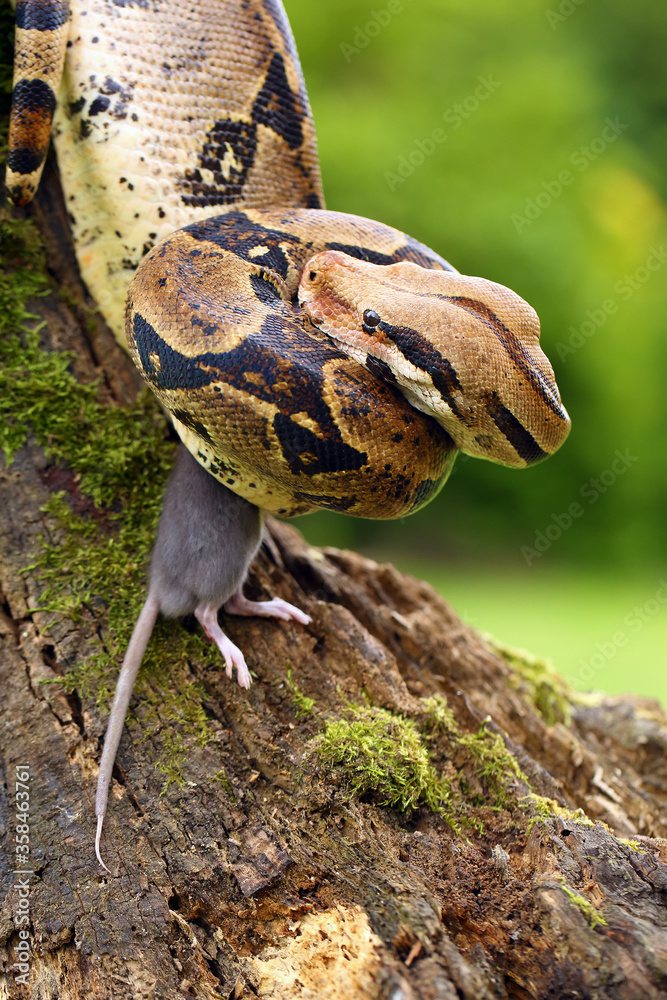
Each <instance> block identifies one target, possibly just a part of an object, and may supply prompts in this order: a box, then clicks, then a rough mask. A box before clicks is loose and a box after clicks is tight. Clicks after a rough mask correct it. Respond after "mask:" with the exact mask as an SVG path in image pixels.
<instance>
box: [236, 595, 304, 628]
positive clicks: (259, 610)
mask: <svg viewBox="0 0 667 1000" xmlns="http://www.w3.org/2000/svg"><path fill="white" fill-rule="evenodd" d="M224 611H225V613H226V614H228V615H262V616H264V617H265V618H281V619H282V620H283V621H285V622H289V621H292V620H293V621H297V622H301V624H302V625H308V624H309V623H310V621H311V617H310V615H306V614H304V613H303V611H300V610H299V608H295V607H294V605H293V604H288V602H287V601H283V600H282V598H280V597H274V598H273V600H272V601H249V600H248V598H247V597H244V596H243V593H242V590H241V588H240V587H239V589H238V590H237V591H236V593H235V594H232V596H231V597H230V598H229V600H228V601H226V602H225V604H224Z"/></svg>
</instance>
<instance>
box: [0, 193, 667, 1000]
mask: <svg viewBox="0 0 667 1000" xmlns="http://www.w3.org/2000/svg"><path fill="white" fill-rule="evenodd" d="M27 214H28V215H33V214H34V216H35V218H36V220H37V223H38V225H39V228H40V231H41V233H42V235H43V238H44V240H45V243H46V247H47V262H48V281H49V283H50V292H49V294H48V295H47V296H46V297H42V298H37V299H35V300H33V301H32V302H31V303H30V307H31V310H32V311H33V312H34V313H35V314H36V315H38V316H40V317H42V318H43V319H44V320H45V321H46V326H45V327H44V328H43V330H42V331H41V334H40V335H41V338H42V347H43V349H44V350H46V351H54V350H56V351H60V350H64V349H66V350H71V351H72V352H73V360H72V363H71V366H70V367H71V370H72V372H73V373H74V374H75V375H76V378H77V379H78V380H80V381H82V382H83V383H90V382H91V381H92V380H94V379H95V378H96V377H97V378H100V379H101V381H100V386H99V390H98V391H99V398H100V400H101V401H102V403H103V405H104V406H107V405H108V406H109V407H111V408H112V407H114V405H116V404H123V405H127V404H129V403H131V401H132V399H133V398H134V396H135V394H136V392H137V389H138V380H137V378H136V377H135V375H134V372H133V371H132V367H131V364H130V362H129V361H128V360H127V359H126V358H125V356H124V355H123V353H122V352H121V351H120V350H119V349H118V348H117V347H116V345H115V344H114V342H113V340H112V338H111V336H110V334H109V333H108V331H107V330H106V329H105V327H104V324H103V323H102V321H101V320H100V319H99V317H97V315H96V314H95V313H94V311H92V303H90V302H89V301H87V299H86V294H85V290H84V289H83V288H82V286H81V284H80V282H79V279H78V277H77V273H76V267H75V264H74V258H73V255H72V251H71V246H70V244H69V236H68V230H67V224H66V217H65V213H64V210H63V207H62V203H61V200H60V194H59V188H58V185H57V180H56V178H55V176H54V175H53V174H50V175H48V176H47V178H46V183H45V184H44V185H43V187H42V189H41V192H40V195H39V198H38V201H37V203H36V205H35V207H34V208H32V209H30V210H29V211H28V213H27ZM36 266H37V265H36ZM63 290H64V291H63ZM75 409H76V408H75ZM77 419H78V417H77V412H73V413H72V420H73V422H74V423H76V421H77ZM100 419H101V420H104V419H105V418H104V410H103V411H102V415H101V417H100ZM40 440H41V443H39V442H38V441H37V440H36V438H35V436H34V435H31V436H29V437H28V439H27V441H26V443H25V444H24V446H23V447H22V448H21V449H20V450H19V451H18V452H17V454H16V455H15V457H14V461H13V463H12V464H10V465H7V466H6V467H4V468H3V471H2V472H1V473H0V507H1V510H2V517H1V519H0V525H1V533H0V539H1V549H0V583H1V588H2V594H1V599H0V644H1V646H2V653H1V661H0V671H1V674H2V690H3V694H4V697H3V701H2V709H1V713H2V729H1V730H0V732H1V733H2V739H1V743H2V747H1V752H2V768H3V782H4V785H3V790H4V795H3V797H2V800H1V801H0V823H1V825H2V831H3V848H2V865H1V869H0V885H1V891H0V904H1V909H0V956H1V958H2V962H3V967H4V975H5V979H4V985H3V983H1V982H0V996H1V995H5V996H11V997H12V998H17V1000H19V998H21V1000H22V998H28V997H32V996H41V997H54V998H55V997H59V998H61V1000H65V998H81V997H84V996H90V995H93V996H95V997H96V998H111V997H123V998H126V997H128V996H132V997H136V998H139V997H146V998H148V997H156V998H162V997H164V998H176V997H188V996H193V997H194V996H196V997H201V998H208V997H211V998H213V997H235V998H238V997H241V996H247V997H255V996H259V997H271V998H280V1000H290V998H293V997H294V998H297V997H298V998H315V997H317V998H327V997H332V998H333V997H346V998H350V1000H353V998H355V1000H356V998H359V1000H361V998H364V1000H366V998H379V997H386V998H394V1000H397V998H399V997H402V998H420V1000H422V998H423V1000H427V998H428V1000H431V998H452V1000H453V998H457V997H458V998H470V1000H473V998H474V1000H482V998H496V997H497V998H500V997H511V998H517V1000H518V998H521V1000H525V998H545V997H553V998H565V997H573V998H574V997H591V998H596V1000H597V998H626V1000H637V998H639V997H641V998H654V997H662V996H667V926H666V925H667V910H666V909H665V905H664V904H665V900H666V898H667V841H665V840H663V839H661V838H663V837H667V819H666V817H665V810H664V805H665V798H666V795H667V767H666V764H665V747H666V745H667V722H666V720H665V717H664V716H663V714H662V712H661V711H660V709H659V707H658V706H657V705H656V704H655V703H653V702H650V701H646V700H641V699H638V698H632V697H627V698H613V699H612V698H608V699H597V700H590V701H589V702H587V703H582V702H581V701H577V700H576V699H574V698H573V696H572V695H571V693H570V692H568V691H567V689H566V687H565V685H564V684H563V683H562V682H560V681H559V680H558V679H557V678H555V677H554V676H553V675H551V674H550V673H549V672H548V670H547V668H545V667H544V666H543V665H540V664H538V663H536V662H535V661H531V660H530V658H525V657H524V658H522V657H521V656H518V657H516V656H513V655H511V654H510V653H508V652H506V651H505V652H504V653H503V652H499V651H498V649H496V648H494V647H493V645H490V644H489V643H488V642H485V641H483V639H482V638H481V637H480V636H479V635H478V634H477V633H475V632H474V631H473V630H472V629H471V628H469V627H468V626H467V625H465V624H464V623H463V622H462V621H461V620H460V619H459V618H457V616H456V615H455V614H454V612H453V611H452V610H451V609H450V608H449V607H448V605H447V604H446V603H445V602H444V601H443V600H442V599H441V598H440V597H438V596H437V595H436V594H435V593H434V592H433V591H432V590H431V588H430V587H428V586H427V585H426V584H424V583H421V582H419V581H417V580H414V579H411V578H409V577H405V576H402V575H401V574H399V573H398V572H397V571H396V570H395V569H394V568H393V567H392V566H386V565H385V566H383V565H378V564H376V563H374V562H371V561H369V560H367V559H363V558H361V557H360V556H358V555H355V554H354V553H351V552H341V551H337V550H323V551H322V550H316V549H313V548H311V547H310V546H308V545H307V544H305V543H304V541H303V539H302V538H301V537H300V536H299V535H298V534H297V533H296V532H295V531H294V530H293V529H291V528H290V527H289V525H287V524H281V523H277V522H271V523H270V539H271V544H269V545H266V546H265V547H264V548H263V549H262V551H261V553H260V555H259V557H258V559H257V561H256V564H255V566H254V568H253V570H252V572H251V576H250V582H249V587H248V592H249V594H250V595H251V596H255V595H264V596H270V595H280V596H282V597H284V598H286V599H287V600H289V601H292V602H293V603H295V604H297V605H298V606H300V607H302V608H304V609H305V610H307V611H308V612H309V613H310V614H311V615H312V618H313V621H312V624H311V625H310V626H309V627H301V626H297V625H292V624H287V625H286V624H283V623H278V622H274V621H264V620H259V619H248V620H242V619H232V620H230V621H228V622H226V623H225V627H226V628H227V629H228V631H229V634H230V635H231V636H232V638H233V639H234V641H235V642H237V643H238V645H240V646H241V648H242V649H243V650H244V651H245V652H246V655H247V658H248V662H249V664H250V666H251V669H252V670H253V672H254V673H255V683H254V684H253V686H252V688H251V690H250V691H243V690H241V689H240V688H239V687H238V686H236V685H235V684H234V683H231V682H230V681H229V680H228V679H227V678H226V676H225V674H224V671H223V670H222V669H221V664H220V663H219V662H218V661H217V659H216V657H215V656H212V655H211V653H210V651H208V650H206V649H205V648H204V646H203V644H201V643H199V642H198V640H197V641H195V640H194V639H192V636H190V635H189V634H188V632H187V630H186V629H185V627H184V626H183V625H182V624H180V623H175V624H173V625H172V626H163V627H162V631H161V633H160V636H159V637H158V638H159V656H158V657H157V660H158V666H157V669H154V670H153V673H148V675H147V676H145V677H144V681H143V684H142V685H141V686H140V688H139V689H138V692H137V694H136V696H135V698H134V700H133V705H132V707H133V716H132V719H131V723H130V724H129V725H128V727H127V728H126V732H125V734H124V737H123V740H122V744H121V749H120V752H119V756H118V761H117V766H116V769H115V772H114V782H113V786H112V791H111V797H110V809H109V813H108V816H107V821H106V826H105V835H104V841H103V850H104V855H105V857H106V860H107V862H108V864H109V867H110V868H111V870H112V872H113V875H112V877H109V876H108V875H106V874H105V873H103V872H102V871H101V870H100V869H99V867H98V866H97V864H96V861H95V856H94V851H93V840H94V815H93V813H94V808H93V800H94V793H95V783H96V777H97V762H98V760H99V755H100V746H101V740H102V736H103V733H104V727H105V721H106V712H107V710H108V694H109V688H110V686H111V685H112V684H113V672H111V673H109V671H108V669H107V673H106V674H105V673H104V671H102V672H101V673H99V672H98V673H97V674H96V673H95V672H94V671H90V672H87V665H88V664H89V663H90V662H99V660H100V656H101V655H102V654H103V653H104V651H105V650H107V651H108V650H112V651H113V654H112V655H111V656H110V660H115V662H116V665H117V658H116V652H115V646H114V643H115V642H116V641H117V637H115V636H114V634H113V633H114V631H117V629H118V628H119V627H120V626H117V625H114V624H113V622H119V621H121V618H120V617H119V615H120V614H121V612H122V607H121V612H119V611H118V609H116V611H115V612H114V614H115V618H114V617H113V615H112V613H111V605H112V604H113V600H112V598H109V597H108V596H104V595H105V594H107V592H106V591H103V590H100V589H99V588H98V589H97V590H95V588H93V590H92V592H91V591H90V590H89V591H86V594H85V599H83V600H78V601H72V608H73V609H75V611H72V614H70V615H69V616H67V615H66V614H63V609H64V608H66V606H67V602H66V601H65V602H63V599H62V594H63V593H64V594H67V592H68V590H69V589H71V590H72V591H76V590H77V588H80V587H81V580H80V579H73V578H72V579H71V578H68V577H67V566H66V565H65V564H63V565H62V567H61V571H62V573H63V575H64V580H63V584H64V588H63V589H62V590H61V598H60V603H59V604H58V608H59V611H58V613H55V612H54V611H53V610H49V602H48V600H46V599H45V596H44V595H45V593H49V591H45V575H44V574H45V569H44V567H45V565H46V566H48V565H49V563H48V560H46V562H45V560H44V551H45V547H46V549H48V550H50V551H51V552H54V551H57V550H58V546H59V545H64V546H66V545H67V540H66V538H65V535H66V533H67V531H68V527H67V524H66V523H65V521H63V518H62V517H61V518H60V519H57V518H55V517H54V513H53V510H54V508H53V506H52V505H50V506H49V508H48V509H47V511H45V510H44V507H45V504H47V503H48V501H49V499H50V497H51V496H52V494H53V492H54V491H56V490H57V491H64V498H65V501H66V505H67V506H68V508H69V509H70V510H72V511H74V513H75V514H76V515H77V517H78V518H79V519H80V521H82V523H86V522H88V521H90V522H94V523H95V529H96V530H99V531H100V532H102V534H103V535H104V533H105V532H106V533H107V535H109V533H110V532H111V528H110V527H109V523H110V522H109V518H110V517H112V515H113V516H116V515H117V514H118V509H114V510H111V509H106V508H105V507H104V506H101V507H100V506H99V505H98V506H95V504H94V503H93V501H92V500H91V499H90V497H89V496H87V495H86V493H85V489H84V488H83V487H82V486H81V482H82V480H81V478H80V470H79V468H78V466H77V462H76V459H72V461H71V462H69V463H68V462H67V461H65V460H64V459H63V458H62V453H61V452H58V451H57V449H56V452H55V453H54V452H53V451H50V452H49V447H48V446H49V440H48V433H43V434H42V438H41V439H40ZM45 448H46V452H45ZM160 488H161V484H160V483H159V482H157V483H155V484H154V491H155V493H158V492H159V489H160ZM119 503H120V501H119ZM114 530H115V529H114ZM112 537H116V536H112ZM125 545H126V546H127V541H126V542H125ZM139 549H140V547H139ZM91 551H94V552H96V553H97V552H99V551H101V550H100V549H99V546H98V548H97V549H94V548H92V549H91ZM121 557H122V559H124V560H125V561H126V562H128V563H132V561H133V560H135V559H136V558H137V553H136V552H135V551H130V550H129V547H128V548H126V550H125V551H123V552H122V553H121ZM73 565H75V566H76V567H77V568H76V569H75V571H74V573H75V574H79V575H81V574H84V575H85V572H86V569H85V561H84V562H82V561H81V558H80V557H79V559H78V561H76V562H75V563H73ZM31 567H32V568H31ZM81 567H83V569H82V568H81ZM133 572H135V575H136V578H137V580H138V581H139V583H138V584H137V586H140V583H141V579H142V573H143V568H142V566H140V565H139V566H136V567H135V569H134V570H133ZM90 579H99V577H95V574H94V567H92V568H91V576H90ZM84 589H85V588H84ZM110 591H111V592H112V593H113V581H111V584H110ZM101 595H102V596H101ZM128 601H129V598H128ZM51 606H53V605H51ZM130 607H131V604H130V603H128V608H130ZM40 608H41V610H40ZM133 614H134V610H132V611H131V612H130V610H128V611H127V616H129V617H130V618H131V616H132V615H133ZM110 622H111V623H112V624H111V625H110ZM131 625H132V621H131V620H130V621H128V623H127V627H128V628H129V627H131ZM564 627H565V623H564ZM184 637H185V638H184ZM156 641H157V640H156ZM154 658H155V657H154ZM170 658H171V659H172V660H177V661H178V665H179V670H178V671H177V672H176V673H173V674H172V673H170V671H171V670H172V667H173V664H169V660H170ZM160 667H162V669H163V671H164V672H165V673H167V674H168V676H169V678H170V680H169V684H168V687H169V696H168V697H169V705H170V706H171V707H170V709H169V711H167V710H166V708H165V705H166V704H167V695H166V694H165V691H164V690H161V689H160ZM68 677H69V678H70V679H72V678H73V679H74V680H73V681H72V682H71V683H69V684H67V683H44V682H54V681H64V680H66V679H67V678H68ZM434 696H438V697H437V698H435V697H434ZM309 699H312V701H310V700H309ZM98 702H99V704H98ZM179 705H181V707H182V711H180V710H179V709H178V706H179ZM100 706H101V707H100ZM193 706H194V707H193ZM179 711H180V714H179ZM193 720H194V722H193ZM341 721H343V723H347V725H344V726H343V729H341V728H340V726H339V728H338V729H336V728H335V725H338V724H339V723H341ZM364 727H365V728H364ZM378 729H379V730H381V733H382V739H381V740H380V739H379V738H378V736H377V733H378ZM332 733H339V734H340V733H344V736H345V740H346V753H345V755H340V757H336V756H335V755H332V753H331V743H330V740H329V741H327V737H330V736H331V734H332ZM499 737H500V738H499ZM355 741H356V742H355ZM26 765H27V766H28V768H29V780H28V781H27V782H21V784H22V785H23V784H27V785H28V786H29V796H30V798H29V816H28V822H27V824H25V825H27V826H28V827H29V841H30V843H29V846H30V854H29V856H27V857H26V855H20V854H19V855H17V854H16V853H15V851H16V846H17V844H16V843H15V837H17V836H18V835H17V833H16V831H17V824H18V823H20V822H21V819H19V820H17V808H20V806H21V805H22V804H24V803H25V799H24V798H18V797H17V793H16V789H17V787H18V786H17V785H16V780H17V774H23V772H21V771H20V770H19V771H18V772H17V768H19V769H20V768H21V767H23V766H26ZM24 776H25V775H24ZM20 780H21V779H20V778H19V781H20ZM387 802H389V803H392V804H383V803H387ZM406 805H407V806H408V808H407V810H405V809H404V810H402V808H401V807H402V806H403V807H405V806H406ZM19 817H25V813H24V812H19ZM17 857H18V858H19V859H20V860H21V861H22V862H26V861H27V864H26V865H25V867H26V868H28V869H31V870H33V872H34V874H31V875H30V876H27V877H26V878H27V882H28V883H29V893H28V894H27V895H26V893H25V892H22V891H21V885H22V883H21V878H22V876H20V875H17V874H16V868H17ZM25 898H27V899H28V909H27V910H26V904H25V903H22V899H25ZM26 912H27V913H28V916H29V921H28V922H22V920H21V916H22V914H24V913H26ZM25 927H29V930H30V936H29V941H28V943H29V947H30V956H29V963H28V964H29V972H28V974H27V977H26V979H25V984H24V983H22V982H21V979H20V978H19V977H20V975H21V970H20V967H19V966H17V965H15V964H14V963H15V962H17V961H18V957H19V956H20V955H21V947H22V938H21V934H20V931H21V929H23V928H25ZM3 990H4V991H5V992H4V994H3V992H2V991H3Z"/></svg>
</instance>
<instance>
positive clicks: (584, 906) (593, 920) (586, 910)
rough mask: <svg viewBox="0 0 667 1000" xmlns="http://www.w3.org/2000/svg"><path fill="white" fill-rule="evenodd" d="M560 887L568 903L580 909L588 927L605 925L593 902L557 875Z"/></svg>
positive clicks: (605, 922)
mask: <svg viewBox="0 0 667 1000" xmlns="http://www.w3.org/2000/svg"><path fill="white" fill-rule="evenodd" d="M557 878H558V882H559V883H560V887H561V889H562V890H563V892H564V893H565V895H566V896H567V898H568V899H569V901H570V905H571V906H574V907H575V909H577V910H580V911H581V913H583V915H584V917H585V918H586V920H587V921H588V923H589V925H590V927H591V928H592V929H593V930H594V929H595V928H596V927H597V926H598V925H600V926H602V927H606V926H607V921H606V920H605V919H604V917H603V916H602V914H601V913H599V912H598V910H596V909H595V907H594V906H593V904H592V903H591V902H589V900H587V899H586V897H585V896H581V895H579V894H578V893H576V892H575V891H574V889H571V888H570V886H569V885H568V884H567V882H566V881H565V879H564V878H563V876H562V875H559V876H557Z"/></svg>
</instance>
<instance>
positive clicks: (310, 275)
mask: <svg viewBox="0 0 667 1000" xmlns="http://www.w3.org/2000/svg"><path fill="white" fill-rule="evenodd" d="M316 277H317V272H316V271H311V272H310V273H309V275H308V280H309V281H315V278H316Z"/></svg>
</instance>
